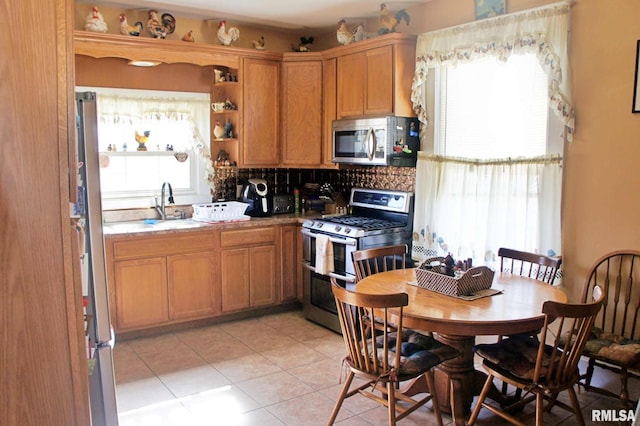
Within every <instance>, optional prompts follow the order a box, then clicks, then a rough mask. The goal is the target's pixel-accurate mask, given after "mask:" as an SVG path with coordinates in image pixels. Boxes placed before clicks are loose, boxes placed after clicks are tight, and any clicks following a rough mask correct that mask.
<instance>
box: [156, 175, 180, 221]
mask: <svg viewBox="0 0 640 426" xmlns="http://www.w3.org/2000/svg"><path fill="white" fill-rule="evenodd" d="M166 187H169V199H168V200H167V201H168V202H169V204H175V201H173V188H171V184H170V183H169V182H163V183H162V188H161V189H160V204H159V205H158V197H156V199H155V200H156V211H157V212H158V214H159V215H160V219H161V220H165V219H166V218H167V215H166V213H165V211H164V190H165V188H166Z"/></svg>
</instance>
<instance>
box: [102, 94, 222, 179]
mask: <svg viewBox="0 0 640 426" xmlns="http://www.w3.org/2000/svg"><path fill="white" fill-rule="evenodd" d="M92 90H95V89H92ZM97 109H98V119H99V120H100V122H101V123H102V124H103V125H110V126H115V127H118V126H122V128H123V129H125V131H126V132H128V136H130V137H132V136H133V135H131V134H130V133H131V131H130V129H131V126H137V125H138V124H139V123H142V122H144V121H149V120H152V121H155V120H157V121H162V122H172V121H174V122H178V121H179V122H187V123H188V124H189V127H190V128H191V135H190V137H188V138H187V140H186V141H185V142H184V143H182V144H180V145H178V146H176V147H175V149H176V151H178V150H185V149H189V150H192V151H194V152H195V153H196V154H197V155H198V156H199V157H201V158H202V159H204V160H206V164H207V166H206V171H205V173H206V178H207V180H208V181H209V182H211V180H212V177H213V175H214V173H215V171H214V169H213V163H212V161H211V153H210V151H209V147H208V145H207V143H206V142H205V139H204V138H203V136H202V135H205V136H206V135H208V134H209V99H208V98H207V99H202V98H200V99H198V98H195V97H186V96H185V97H171V96H151V95H145V94H140V95H131V94H120V93H105V92H103V91H98V96H97ZM131 148H132V149H135V147H134V146H132V147H131Z"/></svg>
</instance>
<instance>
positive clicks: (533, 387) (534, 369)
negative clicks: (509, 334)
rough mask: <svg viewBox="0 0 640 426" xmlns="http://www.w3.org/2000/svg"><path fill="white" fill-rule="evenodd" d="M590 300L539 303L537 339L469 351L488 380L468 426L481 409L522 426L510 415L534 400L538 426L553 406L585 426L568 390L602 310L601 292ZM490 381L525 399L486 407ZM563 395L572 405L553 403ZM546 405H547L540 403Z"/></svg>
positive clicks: (575, 379)
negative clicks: (541, 319) (479, 361)
mask: <svg viewBox="0 0 640 426" xmlns="http://www.w3.org/2000/svg"><path fill="white" fill-rule="evenodd" d="M593 297H594V301H592V302H590V303H582V304H569V303H559V302H553V301H546V302H544V304H543V305H542V313H543V314H544V326H543V328H542V330H541V332H540V337H539V338H538V337H537V336H519V337H518V338H509V339H504V340H501V341H499V342H498V343H493V344H481V345H476V346H475V347H474V351H475V353H476V354H477V355H479V356H480V357H481V358H482V359H483V361H482V365H483V367H484V369H485V370H486V371H487V372H488V373H489V377H487V380H486V382H485V384H484V387H483V388H482V391H481V392H480V396H479V397H478V402H477V403H476V406H475V407H474V409H473V412H472V413H471V417H470V418H469V423H468V424H469V426H471V425H473V424H474V423H475V422H476V420H477V419H478V413H479V412H480V410H481V409H482V408H483V407H484V408H487V409H488V410H490V411H491V412H493V413H494V414H496V415H498V416H500V417H502V418H503V419H505V420H507V421H508V422H510V423H512V424H516V425H523V424H524V423H523V422H522V419H517V418H516V417H514V416H513V414H511V413H514V410H515V409H516V408H517V407H521V406H523V405H525V404H528V403H529V402H532V401H534V400H535V401H536V409H535V416H536V421H535V424H536V425H537V426H542V424H543V413H544V411H548V410H550V409H551V408H552V407H554V406H558V407H561V408H563V409H565V410H568V411H571V412H573V414H574V415H575V417H576V423H577V424H580V425H584V418H583V417H582V413H581V411H580V403H579V402H578V398H577V396H576V393H575V390H574V389H573V387H574V385H577V384H578V382H579V380H580V371H579V370H578V362H579V361H580V357H581V355H582V350H583V349H584V346H585V344H586V343H587V338H588V336H589V333H590V332H591V327H592V326H593V323H594V320H595V317H596V315H597V314H598V312H599V311H600V308H601V306H602V301H603V299H604V292H603V291H602V290H601V289H600V288H599V287H596V288H594V292H593ZM494 378H498V379H500V380H502V381H503V382H506V383H509V384H510V385H512V386H515V387H516V388H518V389H522V390H523V391H524V392H527V396H525V397H524V398H522V399H521V400H519V401H518V402H516V403H515V404H512V405H511V406H508V407H497V406H494V405H492V404H489V403H488V402H486V400H485V399H486V397H487V394H488V393H489V391H490V389H491V387H492V385H493V379H494ZM563 391H567V392H568V394H569V399H570V401H571V406H570V405H568V404H565V403H564V402H562V401H559V400H558V394H559V393H560V392H563ZM529 394H530V395H529ZM545 401H548V404H546V405H545V404H544V403H545Z"/></svg>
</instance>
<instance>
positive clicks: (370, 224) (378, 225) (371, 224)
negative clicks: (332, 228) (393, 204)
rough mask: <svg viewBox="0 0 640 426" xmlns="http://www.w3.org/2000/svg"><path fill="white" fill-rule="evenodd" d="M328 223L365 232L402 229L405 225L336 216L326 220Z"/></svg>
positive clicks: (379, 220) (369, 218)
mask: <svg viewBox="0 0 640 426" xmlns="http://www.w3.org/2000/svg"><path fill="white" fill-rule="evenodd" d="M325 220H327V219H325ZM328 221H329V222H331V223H337V224H339V225H345V226H352V227H354V228H361V229H366V230H375V229H385V228H402V227H404V226H405V224H404V223H401V222H394V221H391V220H385V219H376V218H371V217H362V216H336V217H332V218H331V219H328Z"/></svg>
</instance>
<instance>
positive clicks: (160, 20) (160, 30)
mask: <svg viewBox="0 0 640 426" xmlns="http://www.w3.org/2000/svg"><path fill="white" fill-rule="evenodd" d="M175 29H176V18H174V17H173V15H171V14H169V13H163V14H162V16H161V17H158V11H157V10H153V9H152V10H150V11H149V20H148V21H147V30H148V31H149V34H151V36H152V37H153V38H166V37H167V36H168V35H169V34H173V32H174V31H175Z"/></svg>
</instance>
